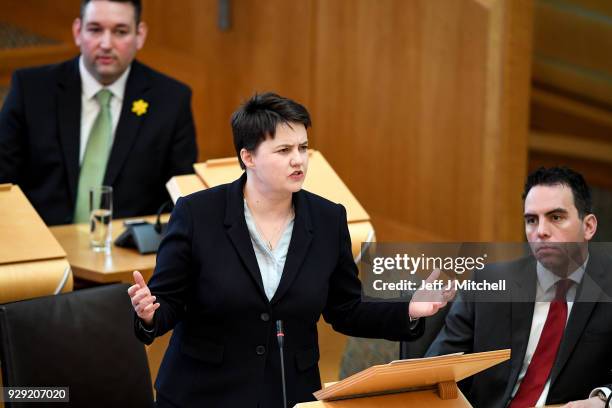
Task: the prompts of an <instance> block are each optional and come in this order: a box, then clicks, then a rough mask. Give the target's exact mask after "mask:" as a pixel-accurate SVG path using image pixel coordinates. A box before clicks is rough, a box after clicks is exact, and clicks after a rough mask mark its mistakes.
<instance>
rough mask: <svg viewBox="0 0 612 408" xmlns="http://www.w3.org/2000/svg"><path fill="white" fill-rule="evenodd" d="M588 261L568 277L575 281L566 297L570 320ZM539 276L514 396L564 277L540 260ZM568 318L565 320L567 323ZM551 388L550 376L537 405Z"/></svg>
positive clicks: (513, 392)
mask: <svg viewBox="0 0 612 408" xmlns="http://www.w3.org/2000/svg"><path fill="white" fill-rule="evenodd" d="M588 261H589V258H588V256H587V260H586V261H585V262H584V263H583V264H582V265H581V266H580V267H579V268H578V269H576V270H575V271H574V272H572V273H571V274H570V275H569V276H568V277H567V279H570V280H572V281H573V282H574V284H573V285H571V286H570V287H569V289H568V291H567V295H566V297H565V299H566V300H567V320H569V317H570V313H571V312H572V306H573V305H574V300H575V299H576V290H577V288H578V285H579V284H580V282H581V281H582V277H583V276H584V271H585V269H586V265H587V262H588ZM537 276H538V282H537V288H536V301H535V303H534V306H533V319H532V320H531V331H530V332H529V342H528V343H527V351H526V352H525V359H524V360H523V365H522V366H521V371H520V372H519V376H518V379H517V381H516V384H515V385H514V389H513V390H512V397H514V396H515V395H516V392H517V391H518V389H519V387H520V385H521V381H522V380H523V378H524V377H525V374H526V373H527V368H528V367H529V363H530V362H531V359H532V357H533V354H534V353H535V351H536V348H537V346H538V341H540V336H541V335H542V330H543V329H544V323H546V318H547V317H548V309H549V308H550V302H551V301H553V300H554V298H555V291H556V288H555V284H556V283H557V282H558V281H560V280H561V279H562V278H561V277H559V276H557V275H555V274H554V273H552V272H551V271H549V270H547V269H546V268H545V267H544V266H542V264H540V263H539V262H538V264H537ZM567 320H566V322H565V323H566V324H567ZM549 390H550V378H549V379H548V380H547V381H546V384H545V385H544V389H543V390H542V394H540V398H538V401H537V402H536V404H535V406H536V407H541V406H544V405H545V404H546V398H547V397H548V391H549ZM585 397H586V395H585Z"/></svg>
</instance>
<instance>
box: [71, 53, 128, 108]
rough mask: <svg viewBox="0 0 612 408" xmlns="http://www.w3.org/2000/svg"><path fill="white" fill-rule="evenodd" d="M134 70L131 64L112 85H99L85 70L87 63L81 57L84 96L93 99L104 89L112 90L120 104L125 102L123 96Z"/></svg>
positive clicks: (80, 67) (80, 68)
mask: <svg viewBox="0 0 612 408" xmlns="http://www.w3.org/2000/svg"><path fill="white" fill-rule="evenodd" d="M131 69H132V65H131V64H130V65H129V66H128V68H127V69H126V70H125V71H124V72H123V74H121V76H120V77H119V78H118V79H117V80H116V81H115V82H113V83H112V84H110V85H108V86H104V85H102V84H101V83H99V82H98V81H97V80H96V78H94V77H93V75H91V74H90V73H89V71H88V70H87V68H85V63H84V62H83V56H80V57H79V73H80V74H81V87H82V89H83V95H85V98H86V99H88V100H89V99H92V98H93V97H94V96H96V94H97V93H98V92H99V91H100V90H101V89H103V88H106V89H108V90H110V91H111V92H112V93H113V96H114V97H115V98H117V99H118V100H119V102H122V101H123V95H124V94H125V85H126V83H127V78H128V75H129V74H130V70H131Z"/></svg>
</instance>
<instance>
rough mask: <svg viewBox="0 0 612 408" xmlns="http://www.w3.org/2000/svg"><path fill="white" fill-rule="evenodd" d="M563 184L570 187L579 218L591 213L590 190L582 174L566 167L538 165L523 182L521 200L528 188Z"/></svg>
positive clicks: (525, 195)
mask: <svg viewBox="0 0 612 408" xmlns="http://www.w3.org/2000/svg"><path fill="white" fill-rule="evenodd" d="M540 185H543V186H554V185H563V186H567V187H569V188H571V189H572V193H573V196H574V205H575V206H576V209H578V215H579V216H580V218H584V216H585V215H587V214H592V213H593V203H592V201H591V190H590V189H589V186H588V185H587V183H586V181H584V178H583V177H582V175H581V174H580V173H578V172H575V171H574V170H572V169H570V168H567V167H549V168H545V167H540V168H539V169H537V170H536V171H534V172H533V173H531V174H530V175H529V176H527V182H525V190H524V191H523V200H525V197H527V194H528V193H529V190H531V189H532V188H533V187H535V186H540Z"/></svg>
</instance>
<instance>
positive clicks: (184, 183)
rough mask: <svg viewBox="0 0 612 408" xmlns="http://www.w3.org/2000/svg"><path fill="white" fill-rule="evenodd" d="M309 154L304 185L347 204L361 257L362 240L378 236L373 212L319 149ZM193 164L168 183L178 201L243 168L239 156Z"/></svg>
mask: <svg viewBox="0 0 612 408" xmlns="http://www.w3.org/2000/svg"><path fill="white" fill-rule="evenodd" d="M308 155H309V158H308V173H307V176H306V181H305V182H304V189H305V190H308V191H310V192H312V193H315V194H318V195H320V196H322V197H325V198H327V199H328V200H331V201H333V202H336V203H340V204H342V205H344V207H346V215H347V220H348V226H349V232H350V234H351V241H352V245H353V247H352V251H353V256H355V257H357V256H358V254H359V253H360V251H361V243H362V242H372V241H374V240H375V236H374V229H373V227H372V224H371V223H370V216H369V215H368V213H367V212H366V210H365V209H364V208H363V207H362V205H361V204H360V203H359V201H357V199H356V198H355V196H354V195H353V193H351V191H350V190H349V189H348V187H347V186H346V184H344V182H342V180H341V179H340V177H339V176H338V174H337V173H336V172H335V171H334V169H333V168H332V167H331V165H330V164H329V163H328V162H327V160H325V158H324V157H323V155H322V154H321V153H320V152H319V151H316V150H309V151H308ZM193 167H194V169H195V174H189V175H185V176H175V177H172V178H171V179H170V181H168V183H167V184H166V188H167V189H168V192H169V193H170V196H171V197H172V200H173V201H174V202H176V200H178V199H179V197H181V196H185V195H187V194H191V193H194V192H196V191H200V190H204V189H206V188H210V187H214V186H217V185H219V184H223V183H230V182H232V181H234V180H236V179H237V178H238V177H240V175H241V174H242V171H243V170H242V169H241V168H240V165H239V163H238V159H237V158H236V157H228V158H223V159H212V160H208V161H206V162H204V163H196V164H194V166H193Z"/></svg>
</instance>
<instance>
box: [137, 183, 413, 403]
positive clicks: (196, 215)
mask: <svg viewBox="0 0 612 408" xmlns="http://www.w3.org/2000/svg"><path fill="white" fill-rule="evenodd" d="M245 180H246V176H245V175H243V176H242V177H241V178H240V179H238V180H237V181H235V182H233V183H232V184H226V185H222V186H219V187H215V188H212V189H209V190H205V191H202V192H198V193H195V194H192V195H190V196H187V197H185V198H182V199H180V200H179V201H178V203H177V205H176V207H175V209H174V212H173V213H172V217H171V219H170V224H169V229H168V234H167V236H166V237H165V238H164V240H163V241H162V243H161V246H160V248H159V252H158V257H157V266H156V268H155V272H154V274H153V277H152V278H151V280H150V282H149V287H150V289H151V292H152V293H153V295H155V296H157V300H158V301H159V303H160V304H161V306H160V308H159V309H158V310H157V311H156V313H155V315H154V316H155V317H154V331H153V333H146V332H145V331H144V330H143V328H142V326H141V323H140V321H139V319H138V318H136V319H135V330H136V334H137V336H138V337H139V338H140V339H141V340H142V341H143V342H145V343H147V344H149V343H151V342H152V341H153V339H154V338H155V337H156V336H160V335H162V334H164V333H165V332H167V331H168V330H170V329H173V328H174V332H173V335H172V339H171V340H170V344H169V346H168V349H167V351H166V355H165V356H164V359H163V362H162V365H161V367H160V370H159V374H158V377H157V381H156V389H157V391H158V394H157V395H158V397H160V400H161V401H165V402H167V403H171V404H174V406H180V407H190V406H194V407H195V406H198V407H260V408H268V407H274V408H277V407H282V386H281V370H280V357H279V347H278V344H277V339H276V332H275V322H276V321H277V320H282V321H283V323H284V328H285V346H284V360H285V371H286V379H287V395H288V400H289V404H288V406H293V405H294V404H295V403H296V402H300V401H309V400H312V399H313V396H312V393H313V392H314V391H316V390H318V389H319V388H320V385H321V384H320V378H319V369H318V365H317V362H318V360H319V348H318V338H317V321H318V320H319V317H320V316H321V313H322V314H323V316H324V318H325V320H326V321H327V322H329V323H331V324H332V326H333V327H334V329H336V330H338V331H340V332H342V333H345V334H348V335H353V336H361V337H386V338H388V339H391V340H400V339H407V340H409V339H412V338H415V337H418V336H420V335H421V334H422V331H423V327H424V326H423V323H421V322H419V324H418V325H417V326H416V327H414V328H413V330H410V329H409V320H408V307H407V304H406V303H362V302H361V284H360V282H359V279H358V277H357V268H356V266H355V263H354V262H353V257H352V254H351V244H350V237H349V232H348V227H347V220H346V211H345V209H344V207H342V206H341V205H338V204H334V203H331V202H330V201H327V200H325V199H323V198H321V197H319V196H317V195H314V194H312V193H309V192H306V191H303V190H302V191H300V192H298V193H295V194H294V195H293V205H294V208H295V222H294V227H293V234H292V236H291V242H290V245H289V249H288V252H287V258H286V262H285V267H284V270H283V274H282V278H281V280H280V284H279V286H278V289H277V291H276V294H275V295H274V297H273V298H272V300H271V301H268V298H267V297H266V294H265V292H264V288H263V284H262V278H261V274H260V271H259V268H258V264H257V259H256V257H255V253H254V250H253V244H252V243H251V238H250V235H249V232H248V229H247V225H246V222H245V218H244V201H243V186H244V183H245ZM160 405H161V406H165V405H164V404H163V403H161V404H160ZM169 406H172V405H169Z"/></svg>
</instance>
